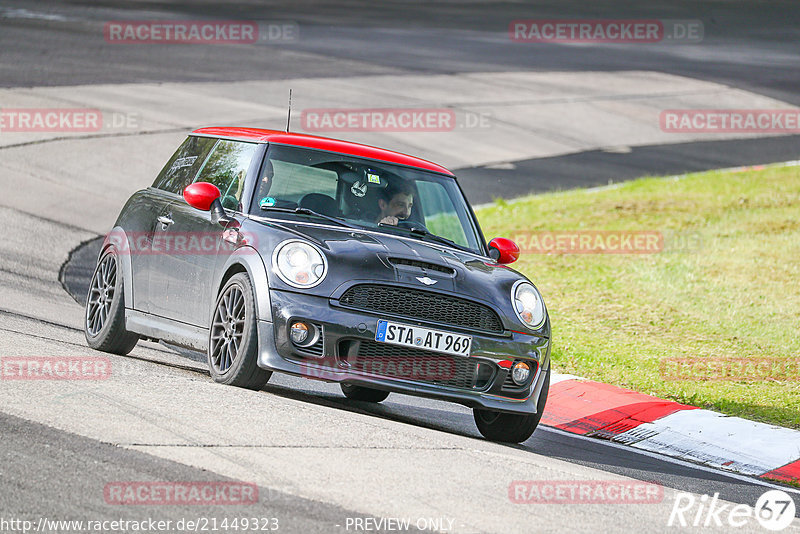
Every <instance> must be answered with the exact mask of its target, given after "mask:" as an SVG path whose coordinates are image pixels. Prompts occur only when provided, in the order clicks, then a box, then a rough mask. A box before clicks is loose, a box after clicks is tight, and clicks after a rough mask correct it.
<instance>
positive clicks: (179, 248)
mask: <svg viewBox="0 0 800 534" xmlns="http://www.w3.org/2000/svg"><path fill="white" fill-rule="evenodd" d="M257 147H258V145H257V144H255V143H245V142H240V141H229V140H219V141H218V142H217V143H216V145H215V146H214V148H213V149H212V150H211V153H210V154H209V156H208V158H206V161H205V162H204V164H203V166H202V167H201V169H200V171H199V172H198V173H197V176H196V177H195V180H194V181H195V182H209V183H212V184H214V185H216V186H217V187H218V188H219V190H220V192H221V196H220V201H221V202H222V205H223V207H224V208H225V209H226V211H228V212H229V213H230V214H233V213H237V212H239V213H240V212H241V211H242V206H241V201H242V197H243V193H244V188H245V182H246V178H247V173H248V171H249V169H250V167H251V163H252V161H253V157H254V155H255V154H256V151H257ZM237 239H238V234H237V233H236V232H230V231H227V232H226V229H225V228H223V227H222V226H221V225H220V224H218V223H214V222H213V221H212V220H211V214H210V212H207V211H201V210H198V209H195V208H193V207H191V206H189V204H187V203H186V201H185V200H184V199H183V197H180V198H177V199H175V200H174V201H173V202H171V203H169V204H168V205H167V206H166V207H165V208H164V210H163V212H162V213H161V215H160V216H159V225H158V228H157V229H156V232H155V234H154V240H153V243H154V246H155V247H156V248H158V249H159V252H158V254H154V255H153V258H154V259H155V262H154V264H153V269H152V270H151V272H150V294H151V313H154V314H156V315H160V316H163V317H167V318H170V319H173V320H176V321H180V322H182V323H186V324H189V325H192V326H198V327H203V328H205V327H207V326H208V322H209V319H210V311H211V308H212V306H213V305H214V298H215V297H216V295H215V294H214V293H215V291H214V290H215V288H213V287H212V282H213V280H214V273H215V268H216V266H217V264H219V263H220V262H223V261H224V260H225V258H226V257H227V255H229V254H231V253H232V252H233V250H235V247H236V244H237Z"/></svg>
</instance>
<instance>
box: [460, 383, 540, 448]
mask: <svg viewBox="0 0 800 534" xmlns="http://www.w3.org/2000/svg"><path fill="white" fill-rule="evenodd" d="M549 391H550V372H549V371H548V372H547V377H546V378H545V379H544V386H543V387H542V394H541V395H539V402H538V403H537V404H536V413H535V414H529V415H521V414H513V413H502V412H495V411H493V410H481V409H478V408H476V409H474V410H473V415H474V417H475V424H476V425H477V426H478V430H479V431H480V433H481V434H482V435H483V437H485V438H486V439H488V440H490V441H500V442H503V443H522V442H523V441H525V440H526V439H528V438H529V437H531V434H533V431H534V430H536V427H537V426H539V421H541V419H542V413H544V407H545V403H546V402H547V394H548V393H549Z"/></svg>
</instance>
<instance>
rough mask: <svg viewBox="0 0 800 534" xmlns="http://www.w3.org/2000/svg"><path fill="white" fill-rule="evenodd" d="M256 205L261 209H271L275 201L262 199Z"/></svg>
mask: <svg viewBox="0 0 800 534" xmlns="http://www.w3.org/2000/svg"><path fill="white" fill-rule="evenodd" d="M258 205H259V206H261V207H262V208H271V207H272V206H274V205H275V199H274V198H272V197H264V198H262V199H261V200H260V201H259V202H258Z"/></svg>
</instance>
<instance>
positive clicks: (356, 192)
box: [350, 181, 367, 198]
mask: <svg viewBox="0 0 800 534" xmlns="http://www.w3.org/2000/svg"><path fill="white" fill-rule="evenodd" d="M350 192H351V193H353V196H356V197H358V198H364V197H365V196H367V184H362V183H361V181H358V182H356V183H354V184H353V187H351V188H350Z"/></svg>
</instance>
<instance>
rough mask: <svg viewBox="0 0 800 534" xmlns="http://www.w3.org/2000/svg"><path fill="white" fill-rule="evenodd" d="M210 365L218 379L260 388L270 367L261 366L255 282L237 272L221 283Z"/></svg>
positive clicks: (211, 342)
mask: <svg viewBox="0 0 800 534" xmlns="http://www.w3.org/2000/svg"><path fill="white" fill-rule="evenodd" d="M207 358H208V368H209V371H210V373H211V377H212V378H213V379H214V381H215V382H219V383H220V384H226V385H230V386H237V387H240V388H246V389H253V390H259V389H261V388H263V387H264V385H265V384H266V383H267V382H268V381H269V379H270V377H271V376H272V372H271V371H267V370H265V369H262V368H260V367H259V366H258V328H257V324H256V305H255V297H254V296H253V284H252V283H251V282H250V278H249V277H248V276H247V274H246V273H236V274H235V275H233V276H231V278H230V279H229V280H228V281H227V282H226V283H225V285H224V286H223V287H222V290H221V291H220V292H219V296H218V297H217V301H216V303H215V305H214V313H213V314H212V320H211V326H210V328H209V338H208V350H207Z"/></svg>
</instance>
